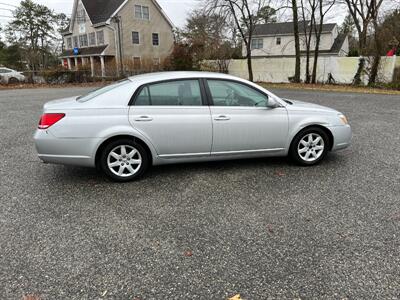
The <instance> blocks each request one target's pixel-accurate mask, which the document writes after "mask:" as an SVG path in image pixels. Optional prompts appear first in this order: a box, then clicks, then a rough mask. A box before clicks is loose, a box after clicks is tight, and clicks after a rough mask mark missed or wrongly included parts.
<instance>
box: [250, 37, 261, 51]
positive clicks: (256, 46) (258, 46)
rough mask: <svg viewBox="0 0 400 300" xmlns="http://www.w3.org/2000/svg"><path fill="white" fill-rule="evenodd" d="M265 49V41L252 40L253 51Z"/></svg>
mask: <svg viewBox="0 0 400 300" xmlns="http://www.w3.org/2000/svg"><path fill="white" fill-rule="evenodd" d="M263 47H264V40H263V39H252V40H251V49H262V48H263Z"/></svg>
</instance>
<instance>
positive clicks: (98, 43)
mask: <svg viewBox="0 0 400 300" xmlns="http://www.w3.org/2000/svg"><path fill="white" fill-rule="evenodd" d="M101 32H102V35H103V42H102V43H100V41H99V37H98V35H99V33H101ZM105 44H106V41H105V34H104V30H103V29H102V30H97V31H96V45H97V46H103V45H105Z"/></svg>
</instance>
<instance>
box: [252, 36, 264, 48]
mask: <svg viewBox="0 0 400 300" xmlns="http://www.w3.org/2000/svg"><path fill="white" fill-rule="evenodd" d="M255 41H261V42H262V47H260V48H255V47H253V42H255ZM250 43H251V45H250V46H251V50H260V49H264V38H252V39H251V42H250ZM257 46H259V44H258V43H257Z"/></svg>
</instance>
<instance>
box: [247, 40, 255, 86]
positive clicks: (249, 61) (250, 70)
mask: <svg viewBox="0 0 400 300" xmlns="http://www.w3.org/2000/svg"><path fill="white" fill-rule="evenodd" d="M250 47H251V45H250V44H249V46H248V47H247V70H248V72H249V81H251V82H253V80H254V78H253V64H252V60H251V48H250Z"/></svg>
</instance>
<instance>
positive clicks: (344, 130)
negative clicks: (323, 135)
mask: <svg viewBox="0 0 400 300" xmlns="http://www.w3.org/2000/svg"><path fill="white" fill-rule="evenodd" d="M329 130H330V131H331V132H332V135H333V147H332V151H337V150H341V149H345V148H347V147H349V146H350V145H351V138H352V136H353V134H352V131H351V127H350V125H343V126H334V127H329Z"/></svg>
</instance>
